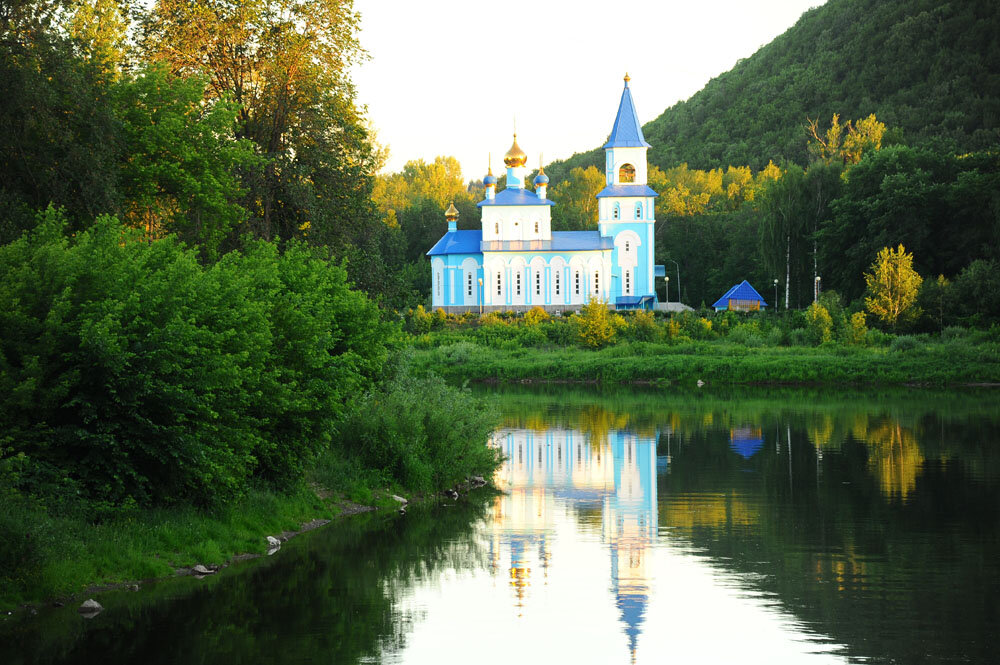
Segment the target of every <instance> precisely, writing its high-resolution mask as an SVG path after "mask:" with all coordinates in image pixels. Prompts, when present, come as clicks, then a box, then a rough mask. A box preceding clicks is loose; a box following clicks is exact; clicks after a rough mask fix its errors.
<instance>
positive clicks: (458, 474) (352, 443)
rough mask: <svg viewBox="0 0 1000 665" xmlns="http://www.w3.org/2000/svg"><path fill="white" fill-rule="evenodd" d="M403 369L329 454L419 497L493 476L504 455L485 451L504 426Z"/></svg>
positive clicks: (348, 422)
mask: <svg viewBox="0 0 1000 665" xmlns="http://www.w3.org/2000/svg"><path fill="white" fill-rule="evenodd" d="M400 367H401V369H400V371H399V373H398V374H397V375H396V376H395V377H394V378H392V380H390V381H389V382H388V383H387V384H386V385H384V386H383V387H382V388H380V389H378V390H375V391H373V392H369V393H368V394H367V395H365V397H364V398H363V399H361V400H360V402H359V403H358V405H357V408H355V409H353V410H351V411H350V412H349V413H348V414H347V417H346V418H345V419H344V422H343V423H342V425H341V427H340V431H341V437H340V439H339V441H338V442H337V443H336V444H335V445H334V447H333V448H332V449H331V453H330V454H332V455H341V456H343V457H344V458H347V459H351V458H354V459H358V460H360V462H361V465H362V466H363V467H364V468H368V469H376V470H380V471H381V472H383V473H385V475H386V477H388V478H390V479H391V480H392V481H394V482H397V483H400V484H401V485H403V486H405V487H407V488H409V489H411V490H415V491H428V490H437V489H443V488H445V487H448V486H451V485H453V484H455V483H457V482H460V481H462V480H464V479H465V478H466V477H467V476H469V475H472V474H488V473H490V472H492V471H493V470H494V469H495V468H496V466H497V464H498V463H499V452H498V450H497V449H496V448H493V447H490V446H488V445H487V439H488V437H489V435H490V433H491V432H492V431H493V428H494V427H495V425H496V423H497V420H498V416H497V414H496V412H495V411H494V409H493V408H492V407H491V406H490V405H489V404H488V403H487V402H486V401H485V400H482V399H479V398H476V397H474V396H473V395H472V394H471V393H470V392H468V391H467V390H462V389H457V388H453V387H450V386H448V385H447V384H446V383H445V382H444V380H443V379H441V378H439V377H437V376H434V375H431V376H429V377H424V378H416V377H414V376H412V375H411V374H410V373H409V371H408V363H407V362H406V361H403V362H402V363H400Z"/></svg>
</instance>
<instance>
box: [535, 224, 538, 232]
mask: <svg viewBox="0 0 1000 665" xmlns="http://www.w3.org/2000/svg"><path fill="white" fill-rule="evenodd" d="M535 233H538V222H535Z"/></svg>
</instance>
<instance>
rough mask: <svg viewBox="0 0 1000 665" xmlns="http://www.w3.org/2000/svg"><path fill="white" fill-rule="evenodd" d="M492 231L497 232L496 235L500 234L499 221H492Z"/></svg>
mask: <svg viewBox="0 0 1000 665" xmlns="http://www.w3.org/2000/svg"><path fill="white" fill-rule="evenodd" d="M493 233H495V234H497V237H499V236H500V222H493Z"/></svg>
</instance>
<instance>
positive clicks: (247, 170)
mask: <svg viewBox="0 0 1000 665" xmlns="http://www.w3.org/2000/svg"><path fill="white" fill-rule="evenodd" d="M127 9H128V11H127ZM358 21H359V17H358V15H357V13H356V12H355V11H354V10H353V8H352V5H351V3H350V2H346V3H345V2H336V1H334V0H323V1H321V2H304V1H302V0H242V1H241V2H238V3H227V2H187V1H185V0H160V1H159V2H156V3H153V4H151V5H150V6H148V8H144V7H140V6H129V7H125V6H123V5H121V4H120V3H118V2H116V1H114V0H87V1H85V2H75V1H72V0H18V1H17V2H14V3H7V4H6V5H5V8H4V9H3V10H0V43H2V45H3V48H2V49H0V94H2V95H3V98H4V100H5V103H4V105H3V106H2V107H0V242H10V241H11V240H13V239H15V238H16V237H17V236H18V235H19V234H20V233H21V232H22V231H23V230H25V229H29V228H31V227H32V226H33V225H34V223H35V221H34V220H35V213H36V212H37V211H39V210H42V209H44V208H46V207H47V206H48V205H49V204H53V205H54V206H56V207H58V208H61V209H63V210H64V211H65V213H66V216H67V218H68V220H69V222H70V225H71V229H72V230H74V231H77V230H82V229H85V228H87V227H88V226H89V225H90V224H92V223H93V222H94V220H95V219H96V218H97V217H98V216H99V215H101V214H113V215H116V216H117V217H118V218H119V219H121V220H122V221H123V222H125V223H126V224H128V225H129V226H131V227H133V228H137V229H142V230H143V231H144V233H145V235H146V236H147V237H148V238H160V237H164V236H166V235H169V234H174V235H176V236H177V237H178V238H180V239H181V240H183V241H184V242H186V243H187V244H189V245H191V246H196V247H198V250H199V252H200V254H201V258H202V259H203V260H215V259H217V258H218V256H219V255H221V254H223V253H225V252H226V251H229V250H232V249H237V248H240V247H242V246H243V244H244V242H245V241H246V239H252V238H262V239H265V240H275V241H278V242H286V241H289V240H292V239H300V240H304V241H306V242H307V243H309V244H311V245H313V246H315V247H320V248H323V250H324V251H325V252H326V253H327V256H329V257H331V258H334V259H336V260H338V261H339V260H345V261H346V267H347V271H348V275H349V277H350V279H351V281H352V282H354V283H355V284H356V285H357V286H359V287H361V288H362V289H364V290H365V291H367V292H368V293H369V294H370V295H371V296H373V297H375V298H377V299H382V300H384V301H385V302H386V303H387V304H403V303H405V301H406V298H407V297H408V293H407V292H406V291H405V288H404V284H403V282H402V280H400V279H399V278H398V277H397V274H398V271H397V270H396V269H395V268H396V266H397V265H398V263H399V262H400V261H401V255H402V247H403V238H402V237H401V235H400V233H399V232H398V230H397V229H393V228H391V227H387V226H386V225H385V224H383V223H381V220H380V219H379V216H378V214H377V212H376V210H375V208H374V206H373V204H372V201H371V192H372V186H373V173H374V172H375V171H377V170H378V168H379V167H380V165H381V162H382V160H383V158H384V154H383V152H382V151H381V150H380V149H379V148H378V147H377V146H376V145H375V144H374V142H373V140H372V136H371V134H370V132H369V130H368V129H367V128H366V124H365V118H364V117H363V115H362V113H361V111H360V110H359V109H358V107H357V104H356V103H355V99H354V87H353V84H352V83H351V81H350V78H349V77H348V74H347V72H348V69H349V67H350V66H351V64H352V63H354V62H356V61H357V60H358V59H360V58H362V57H364V53H363V52H362V51H361V49H360V46H359V45H358V42H357V29H358Z"/></svg>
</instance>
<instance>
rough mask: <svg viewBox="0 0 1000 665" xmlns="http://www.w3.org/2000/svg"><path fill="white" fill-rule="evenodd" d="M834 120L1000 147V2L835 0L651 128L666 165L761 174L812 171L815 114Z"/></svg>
mask: <svg viewBox="0 0 1000 665" xmlns="http://www.w3.org/2000/svg"><path fill="white" fill-rule="evenodd" d="M666 75H668V74H666V73H665V76H666ZM654 85H655V83H654ZM834 113H839V114H840V115H841V118H842V119H845V120H846V119H853V118H859V117H863V116H867V115H868V114H870V113H875V114H876V115H877V116H878V118H879V119H880V120H882V121H883V122H885V123H886V125H888V126H889V127H890V128H898V129H900V130H902V134H903V140H904V141H905V142H906V143H908V144H911V145H928V146H932V147H934V148H937V149H940V150H946V151H956V152H968V151H974V150H981V149H984V148H987V147H989V146H996V145H998V144H1000V9H998V5H997V4H996V3H995V0H970V1H965V0H963V1H961V2H940V1H935V0H830V1H829V2H828V3H827V4H826V5H824V6H822V7H818V8H816V9H812V10H809V11H808V12H806V13H804V14H803V15H802V16H801V17H800V18H799V20H798V22H796V24H795V25H794V26H792V27H791V28H790V29H789V30H787V31H786V32H785V33H784V34H782V35H781V36H779V37H777V38H776V39H775V40H774V41H772V42H771V43H770V44H768V45H767V46H764V47H763V48H761V49H760V50H759V51H757V52H756V53H755V54H753V56H751V57H749V58H747V59H745V60H741V61H740V62H738V63H737V64H736V66H735V67H733V69H731V70H730V71H728V72H726V73H724V74H722V75H720V76H718V77H717V78H714V79H712V80H711V81H709V82H708V84H706V85H705V87H704V88H703V89H702V90H701V91H699V92H697V93H696V94H695V95H694V96H692V97H691V98H690V99H688V100H687V101H684V102H678V103H677V104H675V105H674V106H672V107H670V108H668V109H667V110H666V111H664V112H663V113H662V114H661V115H660V116H659V117H658V118H656V119H655V120H653V121H652V122H650V123H648V124H646V125H645V126H644V127H643V132H644V133H645V136H646V139H647V140H648V141H649V142H650V143H651V144H652V145H653V148H652V150H651V151H650V154H649V157H650V162H651V163H653V164H656V165H657V166H659V167H660V168H668V167H670V166H674V165H677V164H680V163H682V162H687V163H688V164H689V165H690V166H691V167H692V168H702V169H708V168H715V167H718V166H722V167H725V166H727V165H729V164H734V165H742V164H748V165H750V166H751V167H752V168H753V169H754V170H757V169H760V168H762V167H763V166H765V165H766V164H767V163H768V161H769V160H774V161H775V162H780V161H782V160H790V161H794V162H797V163H799V164H803V165H804V164H805V163H806V159H807V157H806V134H805V125H806V118H807V117H809V118H820V119H821V120H822V122H823V123H825V124H828V123H829V121H830V117H831V116H832V115H833V114H834ZM603 162H604V159H603V156H602V155H601V154H600V150H599V149H594V150H591V151H589V152H585V153H578V154H576V155H574V156H573V157H571V158H569V159H568V160H565V161H561V162H555V163H553V164H552V165H550V166H547V167H546V171H547V172H548V173H549V176H550V177H551V178H552V179H553V180H561V179H563V178H564V177H565V174H566V173H568V172H569V169H571V168H573V167H575V166H584V167H585V166H590V165H594V166H598V167H599V168H600V166H601V165H602V164H603Z"/></svg>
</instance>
